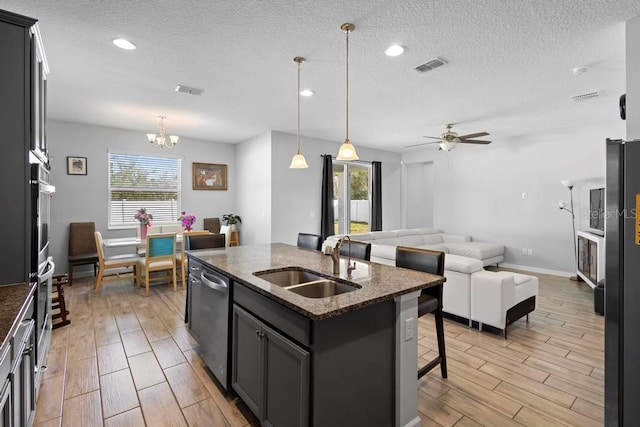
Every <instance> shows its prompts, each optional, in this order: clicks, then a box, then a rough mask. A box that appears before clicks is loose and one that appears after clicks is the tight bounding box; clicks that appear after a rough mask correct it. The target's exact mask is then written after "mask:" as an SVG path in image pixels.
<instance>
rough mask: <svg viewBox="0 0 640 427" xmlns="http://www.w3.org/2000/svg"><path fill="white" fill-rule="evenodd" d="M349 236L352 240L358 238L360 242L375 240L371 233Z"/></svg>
mask: <svg viewBox="0 0 640 427" xmlns="http://www.w3.org/2000/svg"><path fill="white" fill-rule="evenodd" d="M349 237H351V238H353V240H359V241H361V242H369V241H371V240H375V238H376V237H375V235H374V234H372V233H362V234H350V235H349Z"/></svg>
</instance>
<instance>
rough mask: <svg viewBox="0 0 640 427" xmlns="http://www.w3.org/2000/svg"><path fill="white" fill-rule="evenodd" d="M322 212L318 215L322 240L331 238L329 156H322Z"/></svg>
mask: <svg viewBox="0 0 640 427" xmlns="http://www.w3.org/2000/svg"><path fill="white" fill-rule="evenodd" d="M321 210H322V212H321V215H320V233H321V234H322V240H325V239H326V238H327V237H329V236H333V235H334V234H335V233H334V225H333V221H334V218H333V160H332V158H331V154H323V155H322V208H321Z"/></svg>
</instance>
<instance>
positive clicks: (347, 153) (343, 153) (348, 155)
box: [336, 23, 359, 161]
mask: <svg viewBox="0 0 640 427" xmlns="http://www.w3.org/2000/svg"><path fill="white" fill-rule="evenodd" d="M340 29H341V30H342V31H344V32H345V34H346V36H347V98H346V100H347V102H346V106H347V112H346V118H347V119H346V125H347V126H346V129H347V133H346V138H345V140H344V142H343V143H342V145H341V146H340V151H338V157H336V160H344V161H351V160H358V159H359V157H358V154H357V153H356V147H354V146H353V144H352V143H351V141H349V33H350V32H351V31H353V30H355V29H356V26H355V25H353V24H349V23H347V24H342V25H341V26H340Z"/></svg>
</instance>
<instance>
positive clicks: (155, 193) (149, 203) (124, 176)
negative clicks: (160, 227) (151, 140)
mask: <svg viewBox="0 0 640 427" xmlns="http://www.w3.org/2000/svg"><path fill="white" fill-rule="evenodd" d="M181 163H182V160H181V159H179V158H172V157H152V156H142V155H137V154H123V153H109V227H114V228H118V227H122V228H125V227H130V226H136V225H138V221H137V220H136V219H134V215H135V213H136V211H137V210H138V209H140V208H146V209H147V212H149V213H150V214H152V215H153V222H154V223H156V224H157V223H168V222H176V221H177V220H178V216H179V212H180V188H181V185H180V177H181V176H182V174H181Z"/></svg>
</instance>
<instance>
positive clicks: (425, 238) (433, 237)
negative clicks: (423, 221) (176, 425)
mask: <svg viewBox="0 0 640 427" xmlns="http://www.w3.org/2000/svg"><path fill="white" fill-rule="evenodd" d="M436 243H442V236H441V235H440V234H424V235H422V244H424V245H430V244H431V245H432V244H436Z"/></svg>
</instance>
